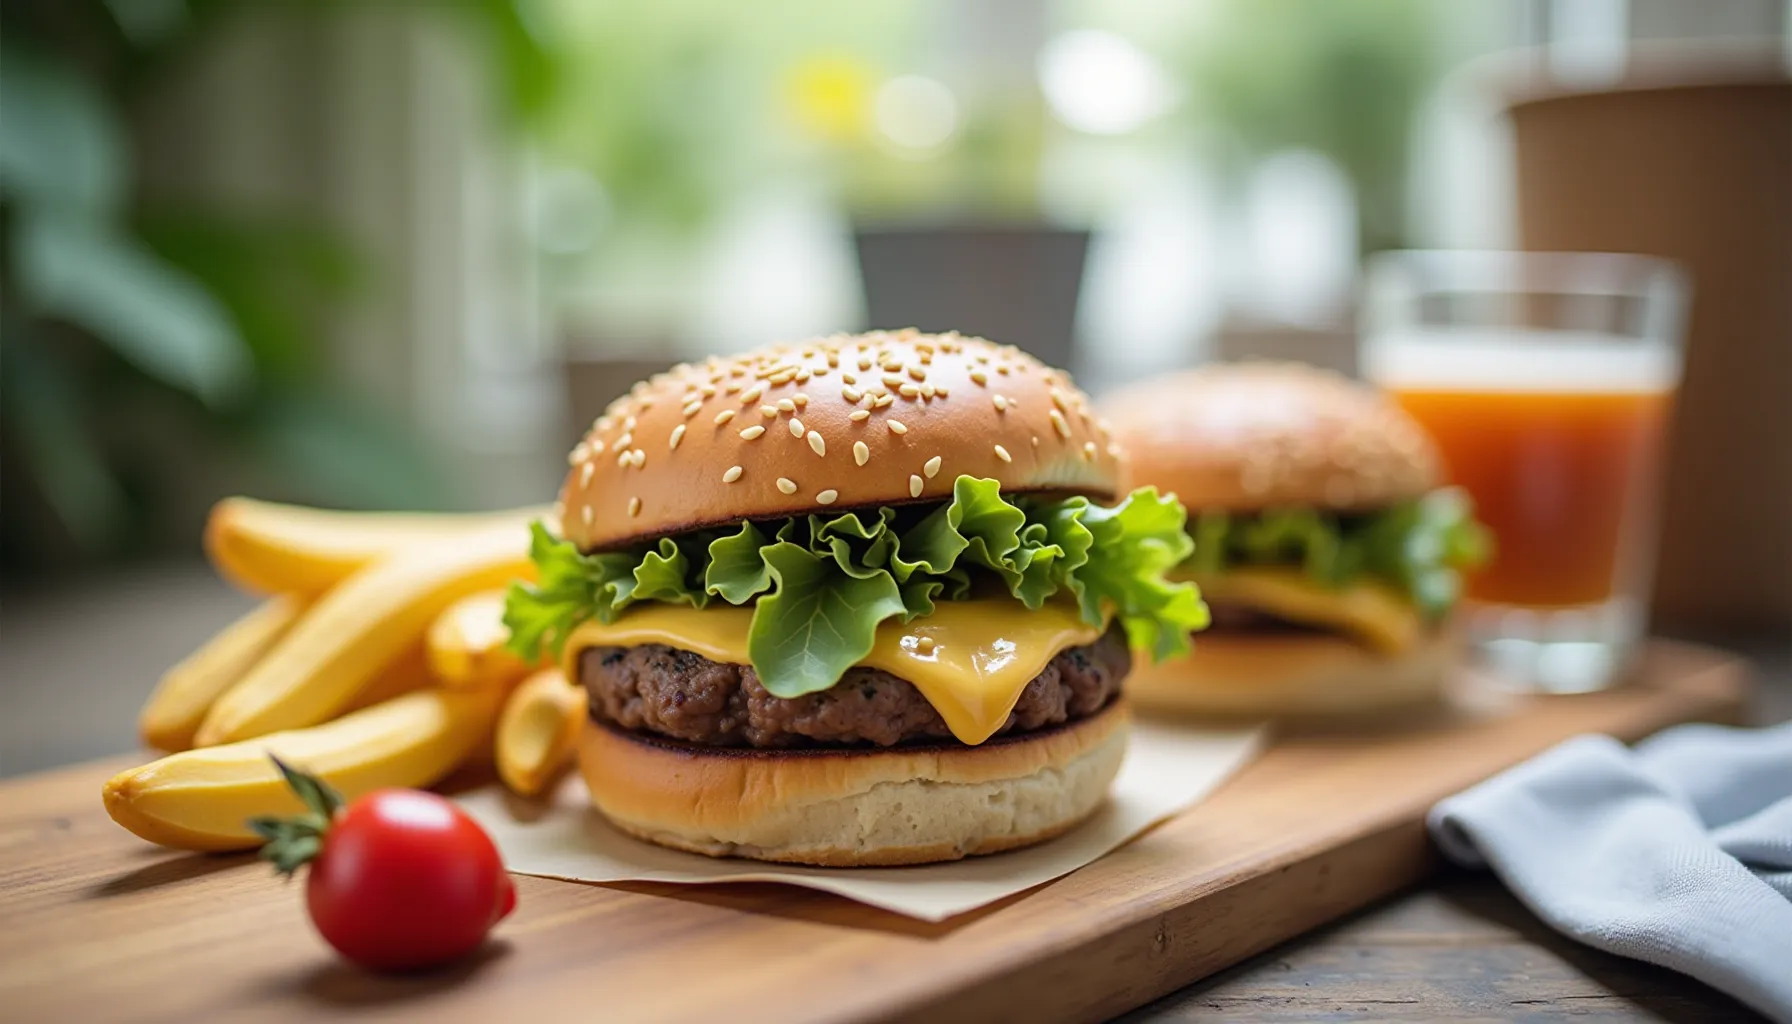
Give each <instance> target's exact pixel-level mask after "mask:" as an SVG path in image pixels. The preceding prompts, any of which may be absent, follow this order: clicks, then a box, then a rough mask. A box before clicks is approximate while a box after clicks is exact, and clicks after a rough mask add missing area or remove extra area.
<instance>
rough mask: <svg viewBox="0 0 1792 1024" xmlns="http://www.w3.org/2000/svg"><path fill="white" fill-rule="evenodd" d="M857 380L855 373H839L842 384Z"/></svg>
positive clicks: (856, 381) (854, 382) (853, 382)
mask: <svg viewBox="0 0 1792 1024" xmlns="http://www.w3.org/2000/svg"><path fill="white" fill-rule="evenodd" d="M858 382H859V378H858V376H857V375H856V374H851V373H842V374H841V375H840V383H842V384H857V383H858Z"/></svg>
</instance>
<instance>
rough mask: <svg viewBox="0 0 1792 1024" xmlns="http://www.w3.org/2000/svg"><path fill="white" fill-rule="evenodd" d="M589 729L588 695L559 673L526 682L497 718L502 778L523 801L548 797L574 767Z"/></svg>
mask: <svg viewBox="0 0 1792 1024" xmlns="http://www.w3.org/2000/svg"><path fill="white" fill-rule="evenodd" d="M584 723H585V691H584V689H583V688H581V687H577V686H574V685H572V684H571V683H569V682H567V680H566V676H565V674H564V673H562V672H561V671H560V670H559V669H557V668H549V669H543V670H541V671H540V672H537V673H535V674H534V675H532V676H530V677H529V678H528V679H525V680H523V683H522V685H521V686H518V687H517V688H516V692H514V693H512V694H511V695H510V699H509V700H507V701H505V702H504V710H503V712H502V713H500V714H499V716H498V732H497V738H496V742H497V761H498V777H499V778H500V779H503V780H504V785H506V786H509V787H510V789H511V790H512V791H513V792H515V793H519V794H521V795H523V796H537V795H539V794H541V793H542V792H544V791H546V790H547V788H548V786H549V785H550V784H551V783H552V782H553V781H554V780H555V779H557V778H559V777H560V773H561V772H563V771H565V770H566V769H567V768H569V767H571V765H572V761H573V751H574V749H575V748H576V746H577V744H578V740H579V730H580V729H581V728H582V727H583V726H584Z"/></svg>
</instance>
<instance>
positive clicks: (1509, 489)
mask: <svg viewBox="0 0 1792 1024" xmlns="http://www.w3.org/2000/svg"><path fill="white" fill-rule="evenodd" d="M1389 391H1390V392H1391V393H1392V394H1393V395H1394V397H1395V398H1396V399H1397V400H1398V401H1399V402H1400V404H1401V405H1402V406H1403V407H1404V408H1405V409H1406V410H1407V411H1408V412H1410V413H1411V414H1412V415H1413V416H1414V417H1415V418H1417V419H1418V420H1419V422H1420V423H1423V424H1424V425H1425V427H1426V428H1427V429H1428V430H1430V431H1431V433H1432V435H1433V436H1435V437H1436V438H1437V442H1438V445H1439V446H1440V448H1441V449H1442V452H1443V456H1444V460H1445V463H1446V465H1447V470H1448V473H1449V476H1450V478H1451V479H1452V480H1453V481H1454V482H1456V483H1459V484H1461V485H1462V486H1463V487H1465V488H1466V489H1467V490H1468V492H1469V493H1470V494H1471V495H1473V497H1474V499H1475V515H1476V517H1477V518H1479V519H1480V520H1481V521H1482V522H1483V523H1486V524H1487V525H1488V527H1489V528H1491V529H1492V531H1493V534H1494V537H1495V539H1496V541H1497V542H1498V549H1497V551H1496V552H1495V555H1494V559H1493V561H1492V562H1491V563H1490V564H1489V565H1487V566H1486V567H1485V568H1483V569H1482V570H1481V571H1480V572H1478V573H1477V574H1475V575H1473V576H1471V577H1470V578H1469V580H1468V595H1469V596H1470V597H1471V598H1475V599H1478V600H1482V601H1490V602H1497V603H1500V604H1511V605H1524V606H1528V607H1537V608H1547V607H1564V606H1572V605H1592V604H1598V603H1601V602H1604V601H1607V600H1609V599H1611V598H1612V597H1614V596H1616V595H1619V594H1621V593H1622V592H1623V591H1624V590H1625V588H1626V585H1627V581H1626V580H1625V579H1624V578H1623V575H1622V574H1623V573H1624V572H1625V571H1626V562H1627V561H1634V558H1633V557H1631V556H1629V555H1627V550H1628V549H1629V548H1630V547H1632V546H1633V545H1632V544H1630V543H1627V540H1628V539H1629V538H1631V537H1647V536H1650V535H1651V533H1650V532H1649V530H1648V528H1649V526H1650V522H1649V520H1650V519H1652V516H1653V512H1654V508H1653V506H1654V501H1655V498H1654V492H1653V489H1652V486H1651V485H1652V482H1653V479H1654V475H1655V468H1656V467H1655V462H1656V459H1657V457H1658V452H1659V448H1660V438H1661V435H1662V430H1663V426H1664V421H1665V419H1666V417H1667V413H1668V409H1669V405H1670V399H1671V396H1672V392H1671V391H1669V390H1666V389H1660V388H1656V389H1639V390H1630V391H1621V390H1613V391H1594V390H1586V391H1579V390H1528V391H1527V390H1516V389H1514V390H1506V389H1497V388H1488V389H1485V390H1482V389H1468V388H1458V387H1451V388H1438V387H1428V386H1421V385H1418V384H1417V383H1416V382H1412V383H1407V382H1401V383H1399V384H1392V385H1391V386H1390V387H1389ZM1639 520H1641V521H1639ZM1645 561H1646V556H1645Z"/></svg>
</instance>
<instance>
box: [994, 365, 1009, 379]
mask: <svg viewBox="0 0 1792 1024" xmlns="http://www.w3.org/2000/svg"><path fill="white" fill-rule="evenodd" d="M996 372H997V373H999V374H1001V375H1002V376H1004V377H1006V376H1008V367H1007V366H1006V365H1002V366H998V367H996Z"/></svg>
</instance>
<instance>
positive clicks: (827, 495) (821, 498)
mask: <svg viewBox="0 0 1792 1024" xmlns="http://www.w3.org/2000/svg"><path fill="white" fill-rule="evenodd" d="M838 497H840V492H839V491H836V490H834V489H833V488H832V487H830V488H828V489H827V490H825V491H822V492H821V493H820V494H817V495H816V496H815V500H816V501H817V502H819V503H821V504H823V505H832V504H833V503H834V499H835V498H838Z"/></svg>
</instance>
